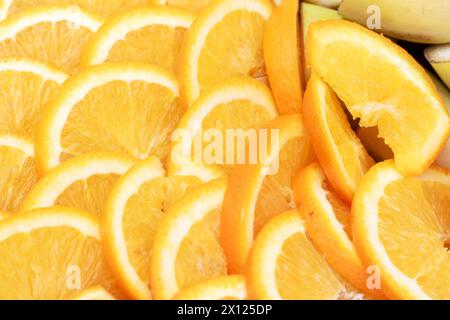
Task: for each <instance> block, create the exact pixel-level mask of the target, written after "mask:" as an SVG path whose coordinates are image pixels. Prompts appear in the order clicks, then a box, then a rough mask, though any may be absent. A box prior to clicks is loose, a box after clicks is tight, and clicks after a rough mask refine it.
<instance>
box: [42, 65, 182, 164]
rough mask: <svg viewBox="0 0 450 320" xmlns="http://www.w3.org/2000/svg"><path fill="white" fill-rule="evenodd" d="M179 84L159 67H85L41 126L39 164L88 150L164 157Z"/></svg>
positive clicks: (177, 109)
mask: <svg viewBox="0 0 450 320" xmlns="http://www.w3.org/2000/svg"><path fill="white" fill-rule="evenodd" d="M177 97H178V84H177V82H176V80H175V78H174V77H173V76H171V75H170V74H168V73H167V72H166V71H164V70H162V69H160V68H157V67H155V66H151V65H147V64H139V63H110V64H103V65H99V66H93V67H90V68H86V69H84V70H83V71H81V72H79V73H78V74H77V75H75V76H73V77H71V78H70V79H69V80H68V81H66V82H65V83H64V85H63V86H61V88H60V91H59V94H58V96H57V97H56V98H55V99H54V100H52V101H51V103H49V104H48V105H47V106H46V107H45V108H44V112H43V114H42V117H41V121H40V123H39V127H38V130H37V139H36V140H37V145H36V149H37V152H36V153H37V158H38V163H39V166H40V167H39V168H40V170H41V171H42V172H47V171H48V170H50V169H51V168H53V167H55V166H57V165H58V164H59V163H60V162H61V161H64V160H67V159H69V158H71V157H73V156H76V155H79V154H83V153H87V152H90V151H113V152H122V153H128V154H130V155H132V156H134V157H136V158H139V159H145V158H147V157H148V156H149V155H156V156H158V157H159V158H161V159H164V158H165V157H166V155H167V154H168V152H169V147H170V145H169V144H170V141H169V140H170V139H169V138H168V137H169V136H170V134H171V132H172V130H173V129H174V128H175V127H176V125H177V124H178V120H179V119H180V118H181V115H182V113H183V111H184V110H183V108H182V107H181V105H180V104H179V103H178V98H177Z"/></svg>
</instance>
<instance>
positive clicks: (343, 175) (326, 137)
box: [303, 73, 375, 202]
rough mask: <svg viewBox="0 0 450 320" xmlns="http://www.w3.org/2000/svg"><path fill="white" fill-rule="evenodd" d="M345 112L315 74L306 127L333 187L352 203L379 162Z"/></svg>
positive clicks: (307, 99) (308, 97) (307, 101)
mask: <svg viewBox="0 0 450 320" xmlns="http://www.w3.org/2000/svg"><path fill="white" fill-rule="evenodd" d="M343 108H345V106H343V105H342V103H341V102H340V101H339V99H338V98H337V97H336V95H335V94H334V92H333V91H332V90H331V89H330V88H329V87H328V86H327V84H326V83H325V82H323V81H322V80H321V79H320V78H319V77H318V76H317V75H316V74H314V73H313V74H312V75H311V79H310V80H309V82H308V87H307V90H306V93H305V100H304V106H303V115H304V116H303V118H304V120H305V126H306V128H307V129H308V132H309V134H310V136H311V141H312V145H313V147H314V150H315V152H316V155H317V158H318V160H319V162H320V164H321V166H322V168H323V170H324V171H325V174H326V176H327V178H328V180H329V182H330V184H331V185H332V187H333V188H334V190H336V192H337V193H338V194H339V195H340V196H341V197H342V198H343V199H344V200H346V201H348V202H351V201H352V199H353V196H354V194H355V190H356V187H357V185H358V183H359V181H360V180H361V178H362V177H363V176H364V174H365V173H366V172H367V170H369V169H370V167H371V166H372V165H374V163H375V162H374V161H373V159H372V158H371V157H370V156H369V154H368V153H367V151H366V149H365V148H364V146H363V145H362V144H361V141H359V139H358V137H357V136H356V135H355V133H354V132H353V130H352V128H351V126H350V124H349V122H348V120H347V116H346V115H345V112H344V110H343Z"/></svg>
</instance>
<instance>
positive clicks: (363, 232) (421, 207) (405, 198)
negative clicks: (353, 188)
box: [352, 160, 450, 300]
mask: <svg viewBox="0 0 450 320" xmlns="http://www.w3.org/2000/svg"><path fill="white" fill-rule="evenodd" d="M449 208H450V173H449V172H448V170H445V169H440V168H438V167H434V168H431V169H428V170H427V171H426V172H425V173H424V174H423V175H421V176H418V177H414V178H411V177H405V176H403V175H402V174H400V173H399V172H398V171H397V170H396V168H395V165H394V162H393V161H392V160H388V161H385V162H382V163H380V164H377V165H376V166H374V167H373V168H372V169H371V170H370V171H369V172H368V174H367V175H366V176H365V177H364V178H363V180H362V181H361V184H360V186H359V187H358V190H357V192H356V195H355V199H354V202H353V206H352V215H353V217H352V220H353V223H352V229H353V232H354V241H355V244H356V247H357V249H358V253H359V254H360V256H361V258H363V261H364V262H365V263H366V265H374V266H377V267H378V268H379V269H380V272H381V276H382V280H383V283H382V284H383V291H384V292H385V293H386V294H387V295H388V296H389V297H391V298H393V299H443V300H445V299H450V291H449V288H450V276H449V273H448V270H449V268H450V252H449V245H448V244H449V234H450V215H449V214H450V211H449Z"/></svg>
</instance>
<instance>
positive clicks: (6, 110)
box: [0, 58, 68, 141]
mask: <svg viewBox="0 0 450 320" xmlns="http://www.w3.org/2000/svg"><path fill="white" fill-rule="evenodd" d="M67 77H68V76H67V74H66V73H64V72H62V71H60V70H58V69H56V68H55V67H53V66H50V65H48V64H45V63H41V62H38V61H34V60H31V59H27V58H3V59H0V91H1V92H2V95H1V96H0V131H4V132H8V133H11V134H16V135H20V136H22V137H25V138H27V139H29V140H32V141H34V137H35V128H36V124H37V122H38V120H39V117H40V113H41V111H42V108H43V106H44V105H45V104H46V103H47V102H48V101H49V100H50V99H52V98H53V97H54V95H55V94H56V92H57V90H58V88H59V86H60V85H61V84H62V83H63V82H64V81H65V80H66V79H67Z"/></svg>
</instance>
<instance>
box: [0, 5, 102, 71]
mask: <svg viewBox="0 0 450 320" xmlns="http://www.w3.org/2000/svg"><path fill="white" fill-rule="evenodd" d="M101 24H102V22H101V21H100V20H99V19H98V18H96V17H95V16H93V15H91V14H89V13H87V12H85V11H82V10H81V9H79V8H78V7H75V6H69V7H63V6H52V7H38V8H34V9H30V10H27V11H24V12H21V13H18V14H17V15H13V16H11V17H9V18H8V19H6V20H4V21H3V22H1V23H0V57H12V56H14V57H27V58H31V59H35V60H39V61H43V62H48V63H50V64H53V65H55V66H56V67H58V68H60V69H61V70H64V71H66V72H67V73H70V74H73V73H74V72H76V71H77V69H78V67H79V63H80V53H81V51H82V50H83V48H84V46H85V45H86V43H87V41H88V40H89V38H90V36H91V35H92V33H94V32H95V31H97V29H98V28H99V27H100V25H101Z"/></svg>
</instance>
